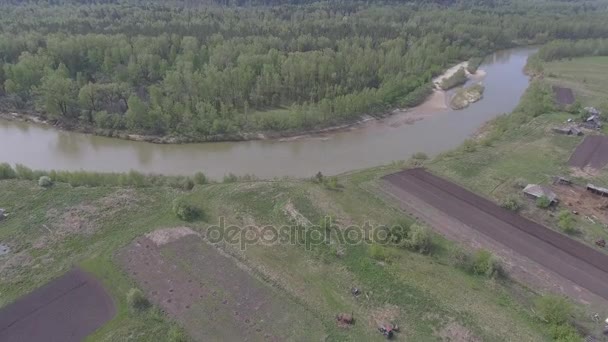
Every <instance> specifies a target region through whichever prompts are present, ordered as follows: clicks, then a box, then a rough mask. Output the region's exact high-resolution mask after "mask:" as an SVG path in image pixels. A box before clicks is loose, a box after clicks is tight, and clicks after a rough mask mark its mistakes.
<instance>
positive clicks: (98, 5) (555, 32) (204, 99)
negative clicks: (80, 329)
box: [0, 0, 608, 140]
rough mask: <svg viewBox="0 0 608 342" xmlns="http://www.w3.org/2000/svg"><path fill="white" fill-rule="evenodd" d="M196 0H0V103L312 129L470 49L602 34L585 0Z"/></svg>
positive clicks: (129, 121) (385, 103) (203, 136)
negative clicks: (219, 1)
mask: <svg viewBox="0 0 608 342" xmlns="http://www.w3.org/2000/svg"><path fill="white" fill-rule="evenodd" d="M201 3H202V2H199V1H190V2H188V1H172V2H157V1H147V2H143V1H141V2H137V1H127V0H116V1H99V2H97V1H94V2H91V1H83V2H82V3H79V2H71V1H50V2H44V1H34V2H27V3H22V4H20V5H7V4H5V5H2V11H1V12H0V32H2V33H0V59H1V61H2V63H3V64H4V65H3V67H2V68H1V69H0V84H1V85H2V89H0V90H1V91H0V95H1V96H0V109H1V110H5V111H8V110H15V111H29V112H34V111H35V112H37V113H39V114H40V115H41V116H43V117H44V118H47V119H49V120H53V121H57V122H60V123H61V124H64V125H80V126H86V127H93V128H95V129H97V130H98V132H99V133H102V134H108V135H112V134H114V133H115V132H119V131H129V132H133V133H142V134H154V135H179V136H184V137H189V138H191V139H194V140H207V139H216V138H217V137H218V136H234V135H238V134H241V133H244V132H256V131H289V130H303V129H312V128H318V127H321V126H327V125H331V124H336V123H341V122H347V121H352V120H355V119H357V118H359V117H360V116H361V115H362V114H375V113H382V112H384V111H386V110H387V109H389V108H391V107H394V106H412V105H415V104H417V103H420V102H421V101H422V100H424V99H425V98H426V96H427V95H428V94H429V92H430V89H431V88H430V80H431V79H432V77H433V76H435V75H437V74H439V73H440V72H441V71H442V70H443V69H445V68H446V67H448V66H449V65H451V64H453V63H456V62H460V61H462V60H467V59H469V58H471V57H473V56H481V55H484V54H486V53H489V52H491V51H494V50H497V49H500V48H507V47H511V46H513V45H515V44H529V43H543V42H545V41H547V40H549V39H553V38H562V39H578V38H588V37H608V26H606V25H604V22H605V20H604V19H605V12H604V10H600V8H601V7H600V6H598V5H597V1H583V2H579V3H561V4H555V3H553V2H544V1H534V2H533V6H532V5H530V4H529V3H526V2H505V1H495V2H482V3H480V4H476V5H475V6H471V2H466V3H467V5H466V6H465V5H464V3H465V2H457V4H458V5H457V6H456V5H454V6H452V7H450V6H437V3H440V4H441V5H446V4H448V5H449V4H451V2H445V3H442V2H435V3H428V4H427V3H426V2H422V1H412V2H411V3H410V2H408V3H404V4H396V3H384V4H382V5H373V4H368V3H363V2H352V3H337V2H336V3H334V2H323V3H311V4H301V3H299V2H297V1H289V4H287V5H280V6H275V7H266V6H253V5H254V3H249V2H247V3H240V2H238V3H236V4H237V5H241V6H245V7H230V6H222V7H216V6H212V5H209V6H207V5H205V6H202V5H201ZM228 3H230V4H235V3H234V2H228ZM49 4H50V5H49ZM54 4H62V5H61V6H55V5H54ZM531 6H532V7H531ZM564 13H566V14H564ZM556 18H558V19H556Z"/></svg>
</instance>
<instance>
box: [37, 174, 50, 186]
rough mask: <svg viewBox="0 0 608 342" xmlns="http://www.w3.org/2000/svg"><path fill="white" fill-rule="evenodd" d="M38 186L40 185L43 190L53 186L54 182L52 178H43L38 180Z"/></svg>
mask: <svg viewBox="0 0 608 342" xmlns="http://www.w3.org/2000/svg"><path fill="white" fill-rule="evenodd" d="M38 185H40V186H41V187H43V188H49V187H51V186H52V185H53V181H52V180H51V177H49V176H42V177H40V178H39V179H38Z"/></svg>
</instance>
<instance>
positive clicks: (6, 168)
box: [0, 163, 17, 179]
mask: <svg viewBox="0 0 608 342" xmlns="http://www.w3.org/2000/svg"><path fill="white" fill-rule="evenodd" d="M13 178H17V173H16V172H15V170H13V167H12V166H11V165H10V164H9V163H0V179H13Z"/></svg>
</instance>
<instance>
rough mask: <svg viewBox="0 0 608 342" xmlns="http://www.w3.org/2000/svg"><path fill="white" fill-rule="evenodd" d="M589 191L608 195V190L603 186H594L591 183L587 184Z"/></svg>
mask: <svg viewBox="0 0 608 342" xmlns="http://www.w3.org/2000/svg"><path fill="white" fill-rule="evenodd" d="M587 189H592V190H595V191H598V192H603V193H605V194H608V189H606V188H602V187H601V186H596V185H593V184H591V183H589V184H587Z"/></svg>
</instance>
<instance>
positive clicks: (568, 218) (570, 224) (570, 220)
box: [557, 210, 576, 234]
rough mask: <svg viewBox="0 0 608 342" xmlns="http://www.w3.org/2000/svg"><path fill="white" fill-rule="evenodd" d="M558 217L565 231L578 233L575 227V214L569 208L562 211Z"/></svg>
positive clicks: (559, 224) (560, 225)
mask: <svg viewBox="0 0 608 342" xmlns="http://www.w3.org/2000/svg"><path fill="white" fill-rule="evenodd" d="M558 219H559V221H558V223H557V225H558V226H559V227H560V228H561V229H562V230H563V231H564V233H566V234H574V233H576V229H575V228H574V222H575V221H574V216H573V215H572V214H571V213H570V212H569V211H568V210H562V211H560V212H559V216H558Z"/></svg>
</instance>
